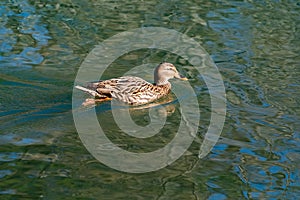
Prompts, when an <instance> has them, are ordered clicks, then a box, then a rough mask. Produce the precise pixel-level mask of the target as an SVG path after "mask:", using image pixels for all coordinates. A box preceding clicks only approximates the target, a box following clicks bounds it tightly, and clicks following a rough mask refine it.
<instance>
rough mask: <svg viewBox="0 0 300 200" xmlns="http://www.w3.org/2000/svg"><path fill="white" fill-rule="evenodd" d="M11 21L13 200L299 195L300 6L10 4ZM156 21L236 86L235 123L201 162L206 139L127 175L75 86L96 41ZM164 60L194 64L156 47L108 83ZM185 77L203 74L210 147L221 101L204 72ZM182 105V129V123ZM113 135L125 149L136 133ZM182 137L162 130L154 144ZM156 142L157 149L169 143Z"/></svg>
mask: <svg viewBox="0 0 300 200" xmlns="http://www.w3.org/2000/svg"><path fill="white" fill-rule="evenodd" d="M0 15H1V18H0V24H1V25H0V41H1V42H0V52H1V53H0V117H1V118H0V124H1V125H0V128H1V129H0V130H1V131H0V133H1V135H0V143H1V146H0V162H1V165H0V179H1V182H0V195H1V199H12V198H14V199H26V198H27V199H38V198H41V199H61V198H64V199H80V198H83V199H125V198H126V199H296V198H297V197H299V195H300V181H299V163H300V161H299V149H300V148H299V146H300V145H299V144H300V141H299V138H300V137H299V133H300V123H299V122H300V118H299V113H300V110H299V97H300V92H299V91H300V90H299V86H300V81H299V75H300V70H299V69H300V68H299V67H300V66H299V46H300V45H299V3H297V2H296V1H286V2H280V1H264V2H252V1H238V2H237V1H201V2H198V3H196V2H194V1H185V2H184V3H183V2H182V1H162V2H160V3H157V2H154V1H144V2H141V1H135V2H133V1H131V2H126V1H118V2H113V1H88V2H86V1H85V2H83V1H77V0H72V1H61V2H60V3H58V2H39V1H27V0H17V1H9V2H1V3H0ZM148 26H158V27H165V28H171V29H174V30H177V31H179V32H181V33H185V34H187V35H188V36H189V37H193V38H194V39H195V40H197V41H198V42H200V43H201V44H202V45H203V47H204V48H205V49H206V50H207V51H208V52H209V53H210V55H211V56H212V58H213V60H214V61H215V63H216V64H217V66H218V68H219V70H220V72H221V74H222V76H223V79H224V84H225V86H226V92H227V109H228V111H227V116H226V123H225V127H224V129H223V132H222V135H221V139H220V140H219V141H218V143H217V145H216V146H215V147H214V149H213V150H212V152H211V153H210V154H209V155H208V156H206V157H205V158H204V159H202V160H200V161H198V158H197V153H198V151H199V143H198V142H197V141H196V142H194V143H193V144H192V146H191V147H190V148H189V150H188V152H187V153H186V155H184V156H182V157H181V158H180V159H179V160H177V161H176V162H175V163H173V164H172V165H170V166H168V167H166V168H164V169H162V170H159V171H156V172H153V173H146V174H129V173H122V172H118V171H115V170H113V169H111V168H109V167H107V166H105V165H103V164H101V163H99V162H98V161H97V160H96V159H94V158H93V156H92V155H91V154H90V153H89V152H88V151H87V150H86V149H85V147H84V146H83V144H82V142H81V140H80V139H79V137H78V134H77V132H76V130H75V127H74V123H73V119H72V112H71V97H72V87H73V81H74V78H75V75H76V72H77V70H78V68H79V67H80V64H81V62H82V61H83V59H84V58H85V57H86V56H87V54H88V53H89V52H90V51H91V50H92V49H93V48H94V46H95V45H97V44H99V43H100V42H101V41H103V40H104V39H107V38H109V37H111V36H113V35H115V34H117V33H120V32H122V31H126V30H130V29H132V28H139V27H148ZM161 59H168V61H170V62H173V63H175V64H178V65H179V66H180V65H183V64H182V63H181V62H182V61H181V60H180V59H178V58H176V57H175V56H172V55H168V54H165V53H164V52H155V51H146V50H145V51H141V52H134V53H132V54H131V55H130V56H127V57H126V56H124V57H122V58H120V59H119V60H117V61H116V62H115V63H114V64H113V67H111V69H110V71H108V72H107V73H106V74H105V76H106V77H114V76H118V75H122V73H124V70H125V71H126V70H129V69H130V67H132V66H135V65H138V64H142V63H148V62H150V61H151V62H154V61H155V62H160V61H161ZM126 66H128V67H126ZM182 71H183V72H184V73H185V74H186V75H188V76H189V77H190V78H191V81H190V83H191V84H192V85H193V86H194V87H195V91H196V93H197V95H198V101H199V102H200V103H201V109H202V110H201V111H202V112H201V122H202V123H201V125H200V127H199V131H198V132H199V139H200V140H201V137H202V134H203V133H204V132H205V130H206V129H207V126H208V125H209V116H210V113H209V103H208V101H209V94H208V91H207V88H206V86H205V84H203V80H201V78H200V77H198V76H195V75H194V71H193V70H192V69H190V68H188V67H185V68H183V69H182ZM148 79H151V77H150V78H149V77H148ZM174 105H175V108H173V109H175V112H174V121H173V120H171V121H170V122H169V123H171V125H172V123H176V119H177V118H178V111H177V110H176V109H178V108H177V106H178V105H177V104H174ZM102 106H103V107H101V106H98V107H97V108H96V110H97V111H98V112H99V113H100V116H99V117H100V118H101V116H103V114H101V113H105V112H106V113H109V108H108V107H107V106H108V105H107V104H104V105H102ZM103 109H104V110H103ZM105 109H107V110H106V111H105ZM172 112H173V111H172ZM134 116H136V118H134V119H135V120H136V122H137V123H138V124H143V123H144V124H145V121H146V122H147V117H144V118H142V119H145V121H143V120H140V119H141V118H139V116H147V113H145V111H135V114H134ZM175 128H176V126H175V127H174V129H175ZM172 129H173V128H172V126H170V127H167V128H166V132H170V133H171V132H172ZM108 130H111V132H112V135H110V138H111V139H112V140H113V141H114V142H115V143H117V144H118V143H122V142H123V140H122V139H124V138H123V137H124V135H121V136H119V137H118V134H117V133H118V132H117V131H115V132H114V131H113V130H117V129H116V125H115V124H114V123H112V124H111V127H108ZM114 134H115V135H114ZM171 137H172V135H160V137H159V138H158V139H157V140H154V142H158V141H162V140H163V141H165V140H169V139H170V138H171ZM130 142H131V143H130V144H132V145H127V144H124V143H122V144H121V145H123V148H125V149H126V148H127V149H129V150H132V151H139V150H140V149H141V146H139V145H140V143H139V142H138V141H135V140H130ZM143 144H144V143H143ZM144 145H147V144H144ZM148 145H149V147H151V150H152V149H155V148H160V147H161V144H157V143H154V144H153V143H150V144H149V143H148ZM143 147H145V146H143ZM146 147H147V146H146Z"/></svg>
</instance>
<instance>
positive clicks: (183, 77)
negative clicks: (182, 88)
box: [176, 74, 188, 81]
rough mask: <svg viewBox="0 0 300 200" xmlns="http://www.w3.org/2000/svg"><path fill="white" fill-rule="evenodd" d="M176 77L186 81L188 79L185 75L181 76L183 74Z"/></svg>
mask: <svg viewBox="0 0 300 200" xmlns="http://www.w3.org/2000/svg"><path fill="white" fill-rule="evenodd" d="M176 78H178V79H180V80H183V81H187V80H188V79H187V78H186V77H185V76H183V75H181V74H180V75H178V76H177V77H176Z"/></svg>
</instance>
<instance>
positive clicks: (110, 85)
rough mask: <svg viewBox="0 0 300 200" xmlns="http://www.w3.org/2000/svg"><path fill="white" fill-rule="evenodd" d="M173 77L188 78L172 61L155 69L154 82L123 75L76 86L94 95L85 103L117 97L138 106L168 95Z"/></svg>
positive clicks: (163, 63)
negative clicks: (83, 85)
mask: <svg viewBox="0 0 300 200" xmlns="http://www.w3.org/2000/svg"><path fill="white" fill-rule="evenodd" d="M173 78H176V79H180V80H188V79H187V78H186V77H185V76H183V75H181V74H180V73H179V72H178V70H177V69H176V67H175V66H174V65H173V64H172V63H168V62H162V63H160V64H159V65H158V66H157V67H156V68H155V70H154V83H150V82H148V81H145V80H144V79H142V78H140V77H136V76H121V77H118V78H112V79H109V80H103V81H98V82H92V83H89V84H88V85H87V86H86V87H82V86H79V85H77V86H75V88H77V89H79V90H82V91H84V92H87V93H89V94H90V95H92V96H93V97H94V99H93V100H92V99H87V100H86V102H85V104H90V102H91V101H92V102H93V103H95V102H103V101H109V100H112V99H116V100H118V101H120V102H123V103H125V104H129V105H133V106H138V105H143V104H147V103H150V102H153V101H155V100H158V99H160V98H162V97H164V96H166V95H168V94H169V93H170V91H171V83H170V82H169V80H170V79H173ZM83 105H84V104H83Z"/></svg>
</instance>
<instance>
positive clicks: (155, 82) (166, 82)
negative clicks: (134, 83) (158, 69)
mask: <svg viewBox="0 0 300 200" xmlns="http://www.w3.org/2000/svg"><path fill="white" fill-rule="evenodd" d="M154 84H155V85H171V83H170V82H169V81H168V80H167V79H159V80H154Z"/></svg>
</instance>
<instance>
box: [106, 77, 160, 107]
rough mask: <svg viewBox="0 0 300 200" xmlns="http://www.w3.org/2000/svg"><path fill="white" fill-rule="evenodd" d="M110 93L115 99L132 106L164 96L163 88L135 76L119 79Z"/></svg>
mask: <svg viewBox="0 0 300 200" xmlns="http://www.w3.org/2000/svg"><path fill="white" fill-rule="evenodd" d="M107 87H109V86H106V88H107ZM110 91H111V96H112V97H113V98H115V99H118V100H119V101H122V102H125V103H128V104H131V105H141V104H145V103H149V102H152V101H154V100H156V99H157V98H159V97H161V96H163V94H162V89H161V87H158V86H155V85H153V84H151V83H149V82H147V81H145V80H143V79H141V78H139V77H133V76H124V77H120V78H118V80H117V82H116V83H115V84H114V85H113V86H112V87H111V88H110Z"/></svg>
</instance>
